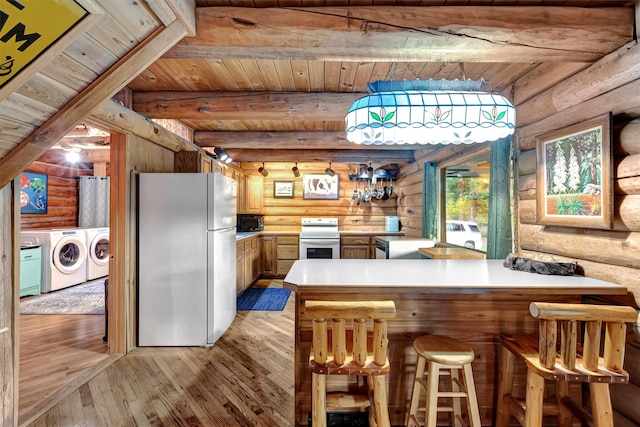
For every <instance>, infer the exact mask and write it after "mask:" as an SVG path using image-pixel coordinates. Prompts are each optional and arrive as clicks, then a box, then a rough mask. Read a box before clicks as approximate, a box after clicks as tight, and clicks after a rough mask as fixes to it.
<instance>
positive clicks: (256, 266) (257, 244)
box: [251, 236, 262, 283]
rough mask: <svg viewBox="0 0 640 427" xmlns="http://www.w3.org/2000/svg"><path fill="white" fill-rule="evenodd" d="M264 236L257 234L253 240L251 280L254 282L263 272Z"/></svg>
mask: <svg viewBox="0 0 640 427" xmlns="http://www.w3.org/2000/svg"><path fill="white" fill-rule="evenodd" d="M261 249H262V236H257V237H256V238H255V239H253V240H252V241H251V277H252V280H251V282H252V283H253V282H254V281H255V280H256V279H258V277H260V275H261V274H262V256H261V253H260V251H261Z"/></svg>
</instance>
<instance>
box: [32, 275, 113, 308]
mask: <svg viewBox="0 0 640 427" xmlns="http://www.w3.org/2000/svg"><path fill="white" fill-rule="evenodd" d="M104 281H105V279H104V278H102V279H98V280H93V281H90V282H87V283H83V284H80V285H75V286H71V287H69V288H65V289H60V290H59V291H54V292H49V293H46V294H42V295H37V296H34V297H25V298H22V299H21V300H20V314H104V309H105V294H104Z"/></svg>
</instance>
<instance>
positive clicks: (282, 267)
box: [276, 236, 300, 277]
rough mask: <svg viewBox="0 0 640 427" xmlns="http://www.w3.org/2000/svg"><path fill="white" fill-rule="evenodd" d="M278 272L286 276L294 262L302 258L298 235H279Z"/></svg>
mask: <svg viewBox="0 0 640 427" xmlns="http://www.w3.org/2000/svg"><path fill="white" fill-rule="evenodd" d="M276 244H277V246H276V256H277V261H276V274H277V275H278V276H282V277H284V276H286V275H287V273H288V272H289V270H291V267H292V266H293V263H294V262H295V261H296V260H297V259H299V258H300V243H299V238H298V236H278V237H277V240H276Z"/></svg>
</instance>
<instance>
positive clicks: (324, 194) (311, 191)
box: [303, 174, 340, 200]
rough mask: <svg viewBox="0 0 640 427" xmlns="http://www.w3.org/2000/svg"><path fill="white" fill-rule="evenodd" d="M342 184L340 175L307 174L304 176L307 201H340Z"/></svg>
mask: <svg viewBox="0 0 640 427" xmlns="http://www.w3.org/2000/svg"><path fill="white" fill-rule="evenodd" d="M339 192H340V182H339V176H338V174H335V175H333V176H331V175H327V174H306V175H305V176H304V193H303V196H304V197H303V198H304V199H305V200H338V194H339Z"/></svg>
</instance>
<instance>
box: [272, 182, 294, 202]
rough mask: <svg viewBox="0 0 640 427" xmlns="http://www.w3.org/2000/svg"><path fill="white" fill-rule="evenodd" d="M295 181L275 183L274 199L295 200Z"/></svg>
mask: <svg viewBox="0 0 640 427" xmlns="http://www.w3.org/2000/svg"><path fill="white" fill-rule="evenodd" d="M293 189H294V186H293V181H273V197H274V198H276V199H280V198H284V199H287V198H288V199H293V195H294V193H293Z"/></svg>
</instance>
